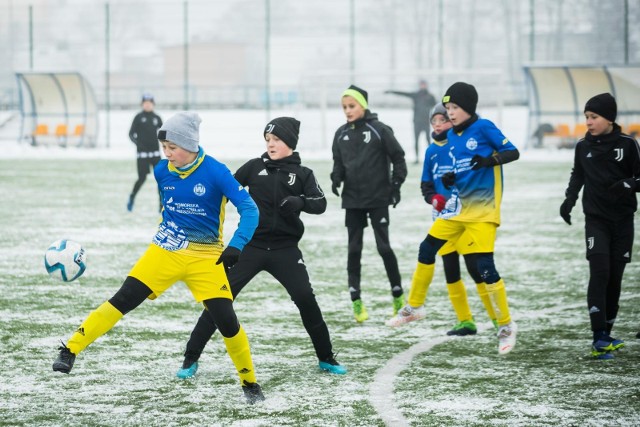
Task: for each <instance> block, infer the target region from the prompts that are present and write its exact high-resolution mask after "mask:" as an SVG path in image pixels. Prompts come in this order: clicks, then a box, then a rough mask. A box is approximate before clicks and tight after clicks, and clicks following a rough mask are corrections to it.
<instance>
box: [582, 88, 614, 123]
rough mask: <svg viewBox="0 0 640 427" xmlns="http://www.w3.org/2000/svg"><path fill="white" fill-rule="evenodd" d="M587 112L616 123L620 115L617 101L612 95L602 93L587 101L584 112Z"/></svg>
mask: <svg viewBox="0 0 640 427" xmlns="http://www.w3.org/2000/svg"><path fill="white" fill-rule="evenodd" d="M587 111H591V112H592V113H596V114H597V115H599V116H602V117H604V118H605V119H607V120H609V121H610V122H615V121H616V116H617V115H618V105H617V104H616V99H615V98H614V97H613V96H611V94H610V93H601V94H600V95H596V96H594V97H593V98H591V99H590V100H588V101H587V103H586V104H585V105H584V112H585V113H586V112H587Z"/></svg>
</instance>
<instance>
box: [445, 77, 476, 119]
mask: <svg viewBox="0 0 640 427" xmlns="http://www.w3.org/2000/svg"><path fill="white" fill-rule="evenodd" d="M447 102H453V103H454V104H457V105H458V106H459V107H460V108H462V109H463V110H464V111H466V112H467V113H469V114H471V115H472V116H473V115H474V114H475V113H476V107H477V105H478V92H477V91H476V88H475V87H473V85H470V84H469V83H464V82H456V83H454V84H452V85H451V86H449V89H447V92H446V93H445V94H444V96H443V97H442V103H443V104H444V105H447Z"/></svg>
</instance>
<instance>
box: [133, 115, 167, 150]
mask: <svg viewBox="0 0 640 427" xmlns="http://www.w3.org/2000/svg"><path fill="white" fill-rule="evenodd" d="M161 127H162V119H161V118H160V116H159V115H157V114H156V113H154V112H153V111H151V112H146V111H141V112H139V113H138V114H136V116H135V117H134V118H133V122H132V123H131V129H129V139H130V140H131V142H133V143H134V144H136V147H138V153H153V152H155V151H159V150H160V148H159V143H158V129H160V128H161Z"/></svg>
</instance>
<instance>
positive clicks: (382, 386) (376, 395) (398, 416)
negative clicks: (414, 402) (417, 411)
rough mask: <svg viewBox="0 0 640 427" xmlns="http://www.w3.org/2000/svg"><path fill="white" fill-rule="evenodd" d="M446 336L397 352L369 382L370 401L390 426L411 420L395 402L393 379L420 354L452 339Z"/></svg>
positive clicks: (404, 424)
mask: <svg viewBox="0 0 640 427" xmlns="http://www.w3.org/2000/svg"><path fill="white" fill-rule="evenodd" d="M450 339H451V337H449V336H444V337H440V338H434V339H431V340H428V341H422V342H419V343H417V344H414V345H412V346H411V347H409V348H408V349H406V350H405V351H403V352H401V353H398V354H396V355H395V356H393V357H392V358H391V359H389V360H388V361H387V363H386V364H385V365H384V366H383V367H382V368H380V369H378V371H377V372H376V375H375V376H374V378H373V381H372V382H371V383H370V384H369V402H371V405H372V406H373V408H374V409H375V411H376V412H377V413H378V415H380V417H381V418H382V421H384V423H385V425H388V426H408V425H409V422H408V421H407V419H406V418H405V417H404V415H402V412H401V411H400V410H399V409H398V408H396V407H395V405H394V403H393V395H394V393H393V380H394V379H395V377H396V376H397V375H398V374H399V373H400V372H402V371H403V370H404V369H405V368H406V367H407V365H409V363H410V362H411V360H412V359H413V358H414V357H415V356H416V355H418V354H420V353H424V352H426V351H429V350H431V349H432V348H433V347H435V346H436V345H438V344H442V343H443V342H445V341H448V340H450Z"/></svg>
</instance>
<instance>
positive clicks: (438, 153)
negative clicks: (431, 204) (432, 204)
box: [421, 139, 460, 220]
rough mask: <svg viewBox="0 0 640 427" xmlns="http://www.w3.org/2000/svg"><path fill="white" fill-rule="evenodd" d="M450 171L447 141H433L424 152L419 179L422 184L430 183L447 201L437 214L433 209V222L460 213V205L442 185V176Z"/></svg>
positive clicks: (451, 164)
mask: <svg viewBox="0 0 640 427" xmlns="http://www.w3.org/2000/svg"><path fill="white" fill-rule="evenodd" d="M451 171H453V163H452V162H451V156H450V155H449V145H448V140H447V139H445V140H443V141H438V140H436V139H434V140H433V142H432V143H431V144H430V145H429V147H427V150H426V152H425V155H424V163H423V166H422V178H421V180H422V181H423V182H432V183H433V186H434V189H435V192H436V193H438V194H441V195H442V196H444V198H445V199H447V203H446V204H445V207H444V209H443V210H442V211H440V212H438V211H437V210H435V209H433V211H432V214H433V219H434V220H435V219H436V218H438V217H441V218H449V217H452V216H454V215H456V214H458V213H460V212H459V207H460V205H459V204H458V203H457V199H456V198H451V195H452V189H447V188H446V187H445V186H444V185H443V184H442V175H444V174H445V173H447V172H451Z"/></svg>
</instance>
